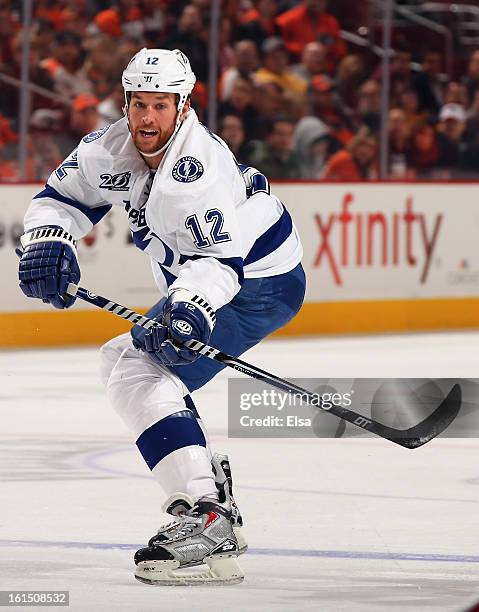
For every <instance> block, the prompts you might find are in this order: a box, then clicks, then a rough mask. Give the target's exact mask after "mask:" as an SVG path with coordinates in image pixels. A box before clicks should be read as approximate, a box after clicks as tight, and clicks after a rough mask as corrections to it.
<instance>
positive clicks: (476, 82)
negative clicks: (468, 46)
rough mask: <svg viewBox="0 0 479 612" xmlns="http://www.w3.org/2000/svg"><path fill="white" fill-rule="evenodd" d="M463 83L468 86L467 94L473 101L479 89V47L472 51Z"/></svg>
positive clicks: (470, 100)
mask: <svg viewBox="0 0 479 612" xmlns="http://www.w3.org/2000/svg"><path fill="white" fill-rule="evenodd" d="M463 83H464V85H465V86H466V87H467V95H468V97H469V103H471V102H472V100H474V96H475V95H476V91H477V90H478V89H479V49H478V50H476V51H473V52H472V53H471V57H470V58H469V63H468V66H467V74H466V75H465V77H464V78H463Z"/></svg>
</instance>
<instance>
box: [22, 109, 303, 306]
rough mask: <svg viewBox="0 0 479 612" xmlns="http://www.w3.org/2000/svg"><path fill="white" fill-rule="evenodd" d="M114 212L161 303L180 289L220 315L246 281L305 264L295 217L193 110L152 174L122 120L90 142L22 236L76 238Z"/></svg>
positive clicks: (57, 176) (32, 211)
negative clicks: (58, 232) (52, 229)
mask: <svg viewBox="0 0 479 612" xmlns="http://www.w3.org/2000/svg"><path fill="white" fill-rule="evenodd" d="M255 172H256V179H259V180H255V178H253V179H252V177H253V176H254V174H255ZM247 187H248V193H247ZM112 206H121V207H122V208H124V210H125V213H126V215H127V218H128V222H129V225H130V230H131V234H132V238H133V241H134V243H135V245H136V246H137V247H138V248H140V249H141V250H143V251H145V253H147V254H148V255H149V256H150V258H151V262H152V268H153V272H154V275H155V279H156V282H157V285H158V287H159V289H160V292H161V296H165V295H167V293H168V288H170V290H171V289H174V288H177V287H182V288H186V289H190V290H191V291H193V292H195V293H198V294H199V295H201V296H202V297H204V298H205V299H206V300H207V301H208V303H209V304H210V305H211V306H212V308H214V309H215V310H217V309H218V308H220V307H221V306H223V305H224V304H226V303H228V302H229V301H231V299H232V298H233V297H234V295H235V294H236V293H237V292H238V291H239V289H240V286H241V283H242V281H243V278H256V277H263V276H274V275H278V274H282V273H284V272H288V271H289V270H291V269H293V268H294V267H295V266H296V265H297V264H298V263H299V262H300V260H301V257H302V248H301V243H300V240H299V236H298V233H297V231H296V228H295V227H294V224H293V223H292V220H291V217H290V215H289V213H288V211H287V210H286V209H285V207H284V206H283V204H282V203H281V202H280V201H279V200H278V199H277V198H276V197H275V196H273V195H270V194H269V185H268V184H267V182H265V181H264V179H263V177H262V175H259V174H258V173H257V171H254V169H251V168H245V167H243V168H241V167H239V166H238V164H237V163H236V160H235V159H234V156H233V155H232V153H231V151H230V150H229V149H228V147H227V146H226V145H225V143H224V142H223V141H222V140H221V139H219V138H218V137H217V136H215V135H214V134H212V133H211V132H209V130H207V128H205V127H204V126H203V125H202V124H201V123H200V122H199V121H198V118H197V116H196V114H195V112H194V111H193V110H190V111H189V113H188V116H187V118H186V119H185V121H184V122H183V124H182V126H181V128H180V130H179V131H178V133H177V135H176V137H175V138H174V140H173V142H172V144H171V145H170V147H169V148H168V149H167V152H166V154H165V156H164V158H163V160H162V161H161V164H160V166H159V168H158V170H157V171H156V172H153V171H151V170H150V169H149V168H148V166H147V165H146V164H145V162H144V160H143V158H142V157H141V156H140V154H139V153H138V151H137V149H136V147H135V145H134V143H133V140H132V138H131V136H130V132H129V131H128V125H127V121H126V119H120V120H119V121H117V122H116V123H114V124H113V125H111V126H108V127H106V128H103V129H102V130H98V131H96V132H92V133H91V134H88V135H87V136H85V137H84V138H83V139H82V141H81V142H80V145H79V146H78V148H77V149H76V150H75V151H74V152H73V153H72V154H71V155H70V156H69V157H68V158H67V159H66V160H65V161H64V162H63V163H62V164H61V165H60V166H59V167H58V168H57V169H56V170H55V172H53V173H52V175H51V176H50V178H49V179H48V182H47V184H46V186H45V189H44V190H43V191H42V192H41V193H39V194H38V195H37V196H35V198H34V199H33V200H32V202H31V204H30V206H29V208H28V211H27V214H26V216H25V231H28V230H31V229H33V228H35V227H39V226H41V225H57V226H60V227H62V228H64V229H65V230H67V231H68V232H70V233H71V234H72V235H73V237H74V238H75V239H79V238H82V237H83V236H85V235H86V234H87V233H88V232H89V231H90V230H91V228H92V227H93V225H94V224H96V223H98V222H99V221H100V220H101V219H102V218H103V217H104V216H105V215H106V214H107V213H108V211H109V210H110V209H111V207H112Z"/></svg>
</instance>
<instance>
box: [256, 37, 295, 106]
mask: <svg viewBox="0 0 479 612" xmlns="http://www.w3.org/2000/svg"><path fill="white" fill-rule="evenodd" d="M261 53H262V56H263V66H262V67H261V68H260V69H259V70H257V71H256V73H255V78H256V80H257V81H258V82H259V83H276V84H277V85H279V86H280V87H281V88H282V89H283V91H284V93H285V95H286V96H288V97H289V98H290V99H291V100H295V101H297V99H298V97H299V98H301V97H302V96H304V95H305V93H306V88H307V85H306V83H305V82H304V81H303V79H300V78H299V77H298V76H296V75H295V74H294V73H293V72H292V71H291V70H290V69H289V68H288V52H287V50H286V47H285V45H284V42H283V40H282V39H281V38H278V37H271V38H267V39H266V40H265V41H264V42H263V45H262V46H261Z"/></svg>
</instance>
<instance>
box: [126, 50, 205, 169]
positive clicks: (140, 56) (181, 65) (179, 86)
mask: <svg viewBox="0 0 479 612" xmlns="http://www.w3.org/2000/svg"><path fill="white" fill-rule="evenodd" d="M121 82H122V85H123V89H124V90H125V102H126V107H125V114H127V108H128V102H129V96H128V94H129V93H130V94H131V92H134V91H137V92H142V91H145V92H158V93H160V92H161V93H174V94H177V95H178V96H179V99H178V104H177V107H176V108H177V110H178V115H177V119H176V127H175V131H174V132H173V134H172V136H171V138H170V139H169V140H168V142H167V143H166V144H165V145H164V146H163V147H162V148H161V149H160V150H159V151H155V153H150V154H146V153H142V155H146V156H147V157H153V156H155V155H158V153H161V152H162V151H164V150H165V149H166V147H167V146H168V145H169V144H170V143H171V141H172V140H173V137H174V136H175V135H176V132H177V131H178V129H179V127H180V124H181V123H180V116H181V111H182V110H183V107H184V106H185V103H186V101H187V99H188V96H189V95H190V94H191V92H192V90H193V87H194V85H195V83H196V77H195V73H194V72H193V70H192V69H191V65H190V61H189V59H188V58H187V57H186V55H185V54H184V53H183V52H182V51H180V50H179V49H174V50H173V51H170V50H169V49H146V48H144V49H142V50H141V51H138V53H137V54H136V55H134V56H133V58H132V59H131V60H130V63H129V64H128V66H127V67H126V68H125V70H124V71H123V75H122V78H121Z"/></svg>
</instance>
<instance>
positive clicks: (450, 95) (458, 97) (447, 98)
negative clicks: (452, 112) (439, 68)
mask: <svg viewBox="0 0 479 612" xmlns="http://www.w3.org/2000/svg"><path fill="white" fill-rule="evenodd" d="M444 104H459V105H460V106H463V107H464V108H467V107H468V106H469V98H468V95H467V87H466V86H465V85H464V83H458V82H457V81H451V82H450V83H448V84H447V86H446V91H445V93H444Z"/></svg>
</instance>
